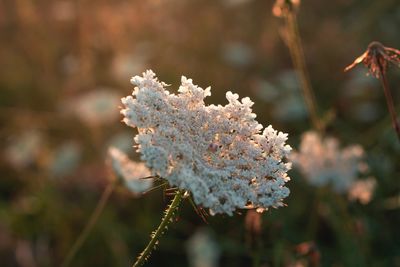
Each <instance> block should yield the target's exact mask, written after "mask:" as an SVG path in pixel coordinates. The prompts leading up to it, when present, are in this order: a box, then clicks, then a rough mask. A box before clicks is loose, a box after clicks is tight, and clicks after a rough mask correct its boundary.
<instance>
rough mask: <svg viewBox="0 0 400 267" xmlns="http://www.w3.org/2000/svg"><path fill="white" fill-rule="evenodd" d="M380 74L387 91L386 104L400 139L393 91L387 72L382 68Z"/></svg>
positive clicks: (399, 127)
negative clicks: (391, 90)
mask: <svg viewBox="0 0 400 267" xmlns="http://www.w3.org/2000/svg"><path fill="white" fill-rule="evenodd" d="M380 74H381V75H380V79H379V80H380V81H381V83H382V86H383V91H384V92H385V98H386V104H387V107H388V110H389V113H390V117H391V118H392V125H393V128H394V130H395V131H396V134H397V138H398V139H399V141H400V126H399V121H398V119H397V115H396V110H395V109H394V104H393V97H392V93H391V92H390V88H389V83H388V81H387V78H386V74H385V72H383V71H382V70H381V73H380Z"/></svg>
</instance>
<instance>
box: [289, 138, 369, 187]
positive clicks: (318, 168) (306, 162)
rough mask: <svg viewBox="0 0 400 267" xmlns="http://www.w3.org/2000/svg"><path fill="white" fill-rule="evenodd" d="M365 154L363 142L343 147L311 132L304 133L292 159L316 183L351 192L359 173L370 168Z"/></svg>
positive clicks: (335, 140)
mask: <svg viewBox="0 0 400 267" xmlns="http://www.w3.org/2000/svg"><path fill="white" fill-rule="evenodd" d="M363 156H364V150H363V148H362V147H361V146H359V145H351V146H348V147H346V148H344V149H340V148H339V142H338V140H337V139H335V138H325V139H321V137H320V136H319V134H318V133H316V132H312V131H310V132H306V133H305V134H304V135H303V137H302V140H301V144H300V149H299V152H293V153H292V155H291V157H290V159H291V160H292V161H293V164H294V166H296V167H299V169H300V170H301V171H302V173H303V174H304V175H305V177H306V178H307V179H308V181H309V182H310V183H311V184H312V185H315V186H325V185H328V184H330V185H332V186H333V188H334V190H335V191H337V192H347V191H348V190H349V189H350V188H351V186H352V185H353V183H354V182H355V180H356V179H357V177H358V175H359V173H361V172H363V171H365V169H367V168H368V166H367V165H366V163H365V162H364V161H363Z"/></svg>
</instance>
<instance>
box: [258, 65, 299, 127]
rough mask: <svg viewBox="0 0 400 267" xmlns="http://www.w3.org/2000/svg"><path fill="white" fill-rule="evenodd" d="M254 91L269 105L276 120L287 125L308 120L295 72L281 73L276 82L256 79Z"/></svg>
mask: <svg viewBox="0 0 400 267" xmlns="http://www.w3.org/2000/svg"><path fill="white" fill-rule="evenodd" d="M252 90H253V91H254V93H255V94H256V95H257V97H259V98H260V99H262V100H263V101H265V102H267V103H268V106H269V107H270V112H271V114H272V116H273V117H274V118H275V119H277V120H279V121H282V122H286V123H287V122H292V121H298V120H304V119H306V118H307V109H306V106H305V105H304V100H303V98H302V96H301V93H300V90H299V83H298V81H297V76H296V73H295V72H294V71H292V70H289V71H283V72H281V73H280V74H279V75H278V76H277V77H276V78H275V81H274V82H269V81H266V80H264V79H261V78H260V79H255V80H254V82H253V86H252ZM282 107H285V108H282Z"/></svg>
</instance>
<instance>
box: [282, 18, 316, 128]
mask: <svg viewBox="0 0 400 267" xmlns="http://www.w3.org/2000/svg"><path fill="white" fill-rule="evenodd" d="M284 17H285V23H286V29H287V31H288V47H289V51H290V56H291V57H292V61H293V65H294V67H295V69H296V72H297V76H298V79H299V81H300V84H301V89H302V94H303V98H304V101H305V103H306V106H307V109H308V113H309V116H310V118H311V122H312V125H313V127H314V128H315V129H316V130H317V131H322V130H323V129H322V128H323V127H322V123H321V120H320V119H319V116H318V111H317V103H316V100H315V96H314V92H313V89H312V86H311V82H310V79H309V75H308V71H307V67H306V63H305V56H304V51H303V46H302V44H301V38H300V33H299V29H298V23H297V17H296V14H295V11H294V10H289V11H288V12H287V13H286V14H285V16H284Z"/></svg>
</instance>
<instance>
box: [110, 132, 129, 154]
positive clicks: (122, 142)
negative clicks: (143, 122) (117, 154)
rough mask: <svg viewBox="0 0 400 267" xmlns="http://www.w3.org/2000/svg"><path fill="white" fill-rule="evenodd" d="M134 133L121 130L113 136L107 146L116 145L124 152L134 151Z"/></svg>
mask: <svg viewBox="0 0 400 267" xmlns="http://www.w3.org/2000/svg"><path fill="white" fill-rule="evenodd" d="M132 140H133V138H132V133H130V132H119V133H116V134H115V135H113V136H112V137H111V139H110V140H109V142H108V146H107V147H115V148H117V149H119V150H121V151H122V152H125V153H128V152H129V151H132Z"/></svg>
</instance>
